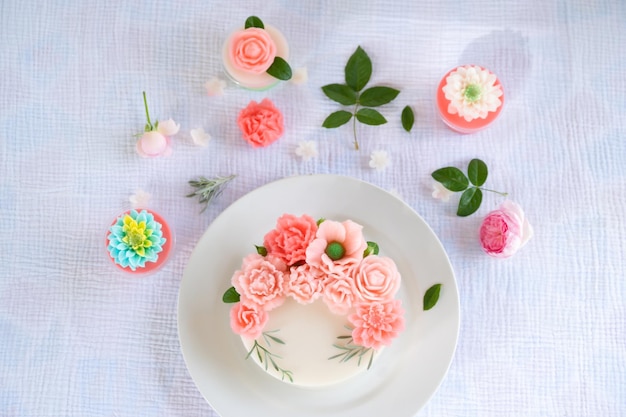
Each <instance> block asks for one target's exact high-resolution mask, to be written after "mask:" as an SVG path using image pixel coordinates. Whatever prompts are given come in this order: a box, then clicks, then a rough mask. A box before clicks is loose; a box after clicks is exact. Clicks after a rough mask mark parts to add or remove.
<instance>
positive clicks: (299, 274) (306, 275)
mask: <svg viewBox="0 0 626 417" xmlns="http://www.w3.org/2000/svg"><path fill="white" fill-rule="evenodd" d="M322 278H323V277H322V274H321V273H320V271H319V270H317V269H315V268H312V267H311V266H310V265H308V264H302V265H298V266H294V267H292V268H291V272H290V274H289V277H288V281H287V284H286V286H285V294H287V295H288V296H291V297H293V299H294V300H296V301H297V302H299V303H300V304H310V303H312V302H313V301H315V300H316V299H318V298H319V297H320V295H321V294H322Z"/></svg>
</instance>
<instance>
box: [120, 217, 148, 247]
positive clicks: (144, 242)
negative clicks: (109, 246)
mask: <svg viewBox="0 0 626 417" xmlns="http://www.w3.org/2000/svg"><path fill="white" fill-rule="evenodd" d="M122 230H123V231H124V237H123V238H122V242H124V243H126V244H127V245H128V246H130V247H131V248H132V249H133V250H134V251H135V252H137V254H138V255H141V256H144V255H145V253H146V252H145V249H146V248H149V247H150V246H152V242H151V241H150V240H149V239H148V238H149V237H150V235H152V230H146V222H139V223H137V221H136V220H135V219H133V218H132V217H130V216H129V215H126V217H124V226H122Z"/></svg>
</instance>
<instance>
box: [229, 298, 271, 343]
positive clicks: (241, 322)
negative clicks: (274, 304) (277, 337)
mask: <svg viewBox="0 0 626 417" xmlns="http://www.w3.org/2000/svg"><path fill="white" fill-rule="evenodd" d="M268 320H269V315H268V314H267V311H265V310H263V308H262V307H260V306H258V305H256V304H254V303H246V302H239V303H236V304H235V305H233V306H232V307H231V309H230V328H231V329H233V332H235V333H236V334H239V335H241V336H243V337H247V338H249V339H256V338H257V337H259V336H261V333H262V332H263V327H265V324H266V323H267V321H268Z"/></svg>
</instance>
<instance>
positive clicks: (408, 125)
mask: <svg viewBox="0 0 626 417" xmlns="http://www.w3.org/2000/svg"><path fill="white" fill-rule="evenodd" d="M401 119H402V127H403V128H404V130H406V131H407V132H410V131H411V129H413V124H414V123H415V115H414V114H413V109H412V108H411V106H406V107H405V108H404V109H402V116H401Z"/></svg>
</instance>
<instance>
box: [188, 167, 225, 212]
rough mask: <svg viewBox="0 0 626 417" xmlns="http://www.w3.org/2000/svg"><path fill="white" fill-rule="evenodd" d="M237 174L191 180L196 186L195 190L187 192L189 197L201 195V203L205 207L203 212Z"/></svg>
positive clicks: (190, 182) (190, 183) (193, 185)
mask: <svg viewBox="0 0 626 417" xmlns="http://www.w3.org/2000/svg"><path fill="white" fill-rule="evenodd" d="M235 177H236V175H229V176H228V177H215V178H210V179H208V178H205V177H200V178H198V179H196V180H190V181H189V185H191V186H192V187H193V188H195V191H194V192H192V193H190V194H187V197H195V196H198V197H199V202H200V204H204V208H203V209H202V211H201V213H202V212H203V211H205V210H206V209H207V208H208V207H209V204H210V203H211V200H213V199H214V198H215V197H217V196H218V195H220V194H221V193H222V191H224V187H225V186H226V184H228V183H229V182H230V181H231V180H232V179H233V178H235Z"/></svg>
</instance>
